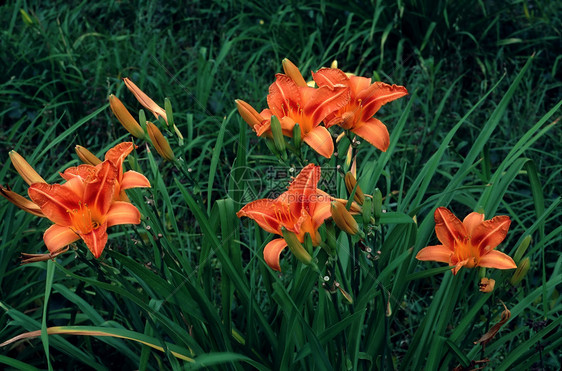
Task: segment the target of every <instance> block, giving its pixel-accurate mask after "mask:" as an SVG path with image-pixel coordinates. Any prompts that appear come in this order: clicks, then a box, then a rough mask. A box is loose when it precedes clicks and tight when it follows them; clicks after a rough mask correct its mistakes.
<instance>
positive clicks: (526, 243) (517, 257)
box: [513, 236, 531, 264]
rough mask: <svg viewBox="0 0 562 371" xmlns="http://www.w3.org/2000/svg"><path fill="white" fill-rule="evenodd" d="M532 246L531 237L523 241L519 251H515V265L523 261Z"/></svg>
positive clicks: (518, 248)
mask: <svg viewBox="0 0 562 371" xmlns="http://www.w3.org/2000/svg"><path fill="white" fill-rule="evenodd" d="M530 244H531V236H526V237H525V238H524V239H523V241H521V243H520V244H519V246H518V247H517V250H515V254H514V255H513V260H514V261H515V264H518V263H519V260H521V258H522V257H523V255H525V253H526V252H527V249H528V248H529V245H530Z"/></svg>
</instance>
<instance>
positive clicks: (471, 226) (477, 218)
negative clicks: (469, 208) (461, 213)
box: [462, 212, 484, 236]
mask: <svg viewBox="0 0 562 371" xmlns="http://www.w3.org/2000/svg"><path fill="white" fill-rule="evenodd" d="M483 221H484V214H480V213H477V212H472V213H470V214H468V215H467V216H466V217H465V218H464V220H463V221H462V224H464V227H465V228H466V232H467V233H468V235H469V236H472V235H473V234H474V230H475V229H476V227H478V226H479V225H480V224H482V222H483Z"/></svg>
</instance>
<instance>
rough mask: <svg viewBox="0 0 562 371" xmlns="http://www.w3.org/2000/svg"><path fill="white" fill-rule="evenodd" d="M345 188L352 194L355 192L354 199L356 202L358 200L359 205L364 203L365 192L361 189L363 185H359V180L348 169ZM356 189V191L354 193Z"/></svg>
mask: <svg viewBox="0 0 562 371" xmlns="http://www.w3.org/2000/svg"><path fill="white" fill-rule="evenodd" d="M345 188H347V191H348V192H349V194H350V195H352V194H353V199H354V200H355V202H357V203H358V204H359V205H363V202H365V194H364V193H363V191H362V190H361V187H359V184H357V180H356V179H355V177H354V176H353V174H352V173H351V171H348V172H347V173H346V174H345ZM354 190H355V193H353V191H354Z"/></svg>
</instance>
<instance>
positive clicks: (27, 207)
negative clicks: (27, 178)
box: [0, 186, 45, 217]
mask: <svg viewBox="0 0 562 371" xmlns="http://www.w3.org/2000/svg"><path fill="white" fill-rule="evenodd" d="M0 195H2V196H3V197H4V198H5V199H6V200H8V201H10V202H11V203H13V204H14V205H16V206H17V207H19V208H20V209H22V210H23V211H25V212H28V213H30V214H33V215H35V216H40V217H45V215H44V214H43V212H42V211H41V208H40V207H39V206H38V205H37V204H36V203H35V202H33V201H30V200H28V199H27V198H25V197H23V196H22V195H20V194H18V193H16V192H13V191H11V190H9V189H8V188H4V187H2V186H0Z"/></svg>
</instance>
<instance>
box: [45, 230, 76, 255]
mask: <svg viewBox="0 0 562 371" xmlns="http://www.w3.org/2000/svg"><path fill="white" fill-rule="evenodd" d="M79 239H80V236H79V235H77V234H76V233H74V232H73V231H72V229H70V228H68V227H62V226H60V225H58V224H54V225H52V226H50V227H49V228H48V229H47V230H46V231H45V233H44V234H43V241H45V245H46V246H47V249H49V251H50V252H52V253H54V252H56V251H58V250H59V249H60V248H61V247H64V246H66V245H69V244H71V243H73V242H74V241H77V240H79Z"/></svg>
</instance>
